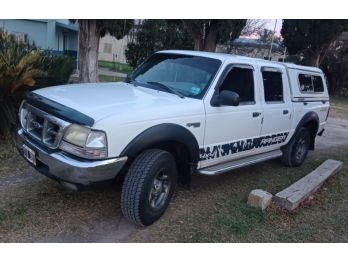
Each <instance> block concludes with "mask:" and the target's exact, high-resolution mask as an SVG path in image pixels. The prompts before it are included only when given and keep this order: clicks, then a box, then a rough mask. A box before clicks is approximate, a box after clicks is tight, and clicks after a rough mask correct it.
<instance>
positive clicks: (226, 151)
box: [199, 132, 289, 161]
mask: <svg viewBox="0 0 348 261" xmlns="http://www.w3.org/2000/svg"><path fill="white" fill-rule="evenodd" d="M288 135H289V132H282V133H277V134H273V135H269V136H263V137H259V138H254V139H246V140H239V141H234V142H231V143H226V144H221V145H215V146H212V147H206V148H201V149H200V150H199V156H200V161H204V160H210V159H215V158H219V157H225V156H228V155H232V154H235V153H239V152H244V151H248V150H252V149H254V148H260V147H267V146H271V145H275V144H278V143H283V142H285V141H286V138H287V137H288Z"/></svg>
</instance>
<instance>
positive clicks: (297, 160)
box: [281, 128, 310, 167]
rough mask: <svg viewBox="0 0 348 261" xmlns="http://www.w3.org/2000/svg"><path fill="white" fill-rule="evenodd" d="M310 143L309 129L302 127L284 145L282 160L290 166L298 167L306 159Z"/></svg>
mask: <svg viewBox="0 0 348 261" xmlns="http://www.w3.org/2000/svg"><path fill="white" fill-rule="evenodd" d="M309 145H310V134H309V131H308V129H306V128H301V129H300V131H299V132H298V133H297V134H295V136H294V137H293V138H292V139H291V140H290V141H289V143H288V144H286V145H285V146H284V147H282V151H283V156H282V157H281V161H282V162H283V164H285V165H286V166H289V167H298V166H300V165H302V163H303V162H304V161H305V159H306V157H307V154H308V149H309Z"/></svg>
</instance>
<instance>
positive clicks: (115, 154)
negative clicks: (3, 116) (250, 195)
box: [16, 51, 329, 226]
mask: <svg viewBox="0 0 348 261" xmlns="http://www.w3.org/2000/svg"><path fill="white" fill-rule="evenodd" d="M328 114H329V95H328V91H327V87H326V84H325V80H324V75H323V73H322V71H321V70H320V69H318V68H314V67H305V66H298V65H295V64H290V63H281V62H272V61H266V60H262V59H254V58H248V57H242V56H235V55H228V54H219V53H207V52H194V51H162V52H157V53H155V54H153V55H152V56H150V57H149V58H148V59H147V60H145V61H144V62H143V63H142V64H141V65H140V66H138V68H136V69H135V70H134V71H133V72H132V73H131V74H129V75H128V76H127V78H126V80H125V81H124V82H118V83H115V82H112V83H89V84H71V85H62V86H56V87H49V88H44V89H39V90H36V91H33V92H31V93H30V94H29V95H27V97H26V98H25V100H24V101H23V102H22V105H21V107H20V111H19V118H20V125H21V126H20V127H19V128H18V131H17V133H16V144H17V145H16V146H17V149H18V151H19V153H20V154H21V155H22V156H23V157H24V159H26V161H28V162H29V164H30V165H31V166H32V167H33V168H35V169H36V170H37V171H38V172H40V173H42V174H44V175H46V176H48V177H49V178H51V179H53V180H55V181H57V182H59V183H60V184H61V185H62V186H63V187H64V188H66V189H70V190H73V191H83V190H87V189H91V188H95V187H99V186H102V185H105V184H109V183H111V182H113V181H115V180H116V179H121V180H122V179H123V186H122V194H121V206H122V211H123V214H124V216H125V217H126V218H128V219H129V220H131V221H132V222H135V223H137V224H140V225H144V226H148V225H151V224H152V223H153V222H155V221H156V220H158V219H159V218H160V217H161V216H162V215H163V213H164V211H165V210H166V208H167V207H168V204H169V202H170V200H171V197H172V195H173V191H174V187H175V184H176V183H177V181H178V180H179V181H180V182H181V183H182V184H183V185H184V186H185V187H187V188H189V187H190V183H191V175H192V174H193V173H198V174H201V175H208V176H209V175H217V174H221V173H225V172H229V171H231V170H233V169H236V168H240V167H244V166H248V165H251V164H255V163H259V162H263V161H266V160H270V159H275V158H280V160H281V161H282V162H283V163H284V164H285V165H286V166H289V167H298V166H300V165H301V164H302V163H303V162H304V160H305V158H306V156H307V152H308V150H314V145H315V138H316V136H317V135H319V136H320V135H321V134H322V133H323V131H324V126H325V123H326V120H327V117H328Z"/></svg>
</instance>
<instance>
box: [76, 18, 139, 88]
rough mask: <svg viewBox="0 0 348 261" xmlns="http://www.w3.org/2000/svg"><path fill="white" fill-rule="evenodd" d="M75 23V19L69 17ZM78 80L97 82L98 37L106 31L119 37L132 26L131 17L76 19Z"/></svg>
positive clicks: (102, 35)
mask: <svg viewBox="0 0 348 261" xmlns="http://www.w3.org/2000/svg"><path fill="white" fill-rule="evenodd" d="M70 22H72V23H75V22H76V19H70ZM78 23H79V63H80V71H79V80H78V81H79V82H80V83H83V82H98V81H99V80H98V49H99V41H100V38H102V37H104V36H105V35H106V34H107V33H109V34H110V35H112V36H114V37H116V39H121V38H122V37H123V36H124V35H125V34H127V33H128V32H129V30H130V29H131V28H132V26H133V23H134V20H133V19H122V20H121V19H78Z"/></svg>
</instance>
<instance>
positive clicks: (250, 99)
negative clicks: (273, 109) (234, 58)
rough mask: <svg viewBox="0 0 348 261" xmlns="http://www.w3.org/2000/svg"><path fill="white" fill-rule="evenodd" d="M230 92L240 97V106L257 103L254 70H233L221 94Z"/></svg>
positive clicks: (222, 87)
mask: <svg viewBox="0 0 348 261" xmlns="http://www.w3.org/2000/svg"><path fill="white" fill-rule="evenodd" d="M223 90H228V91H232V92H235V93H237V94H238V95H239V100H240V105H243V103H244V104H247V103H255V90H254V76H253V70H252V69H244V68H232V69H231V71H230V72H229V73H228V74H227V76H226V78H225V80H224V82H223V83H222V85H221V86H220V88H219V92H222V91H223Z"/></svg>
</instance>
